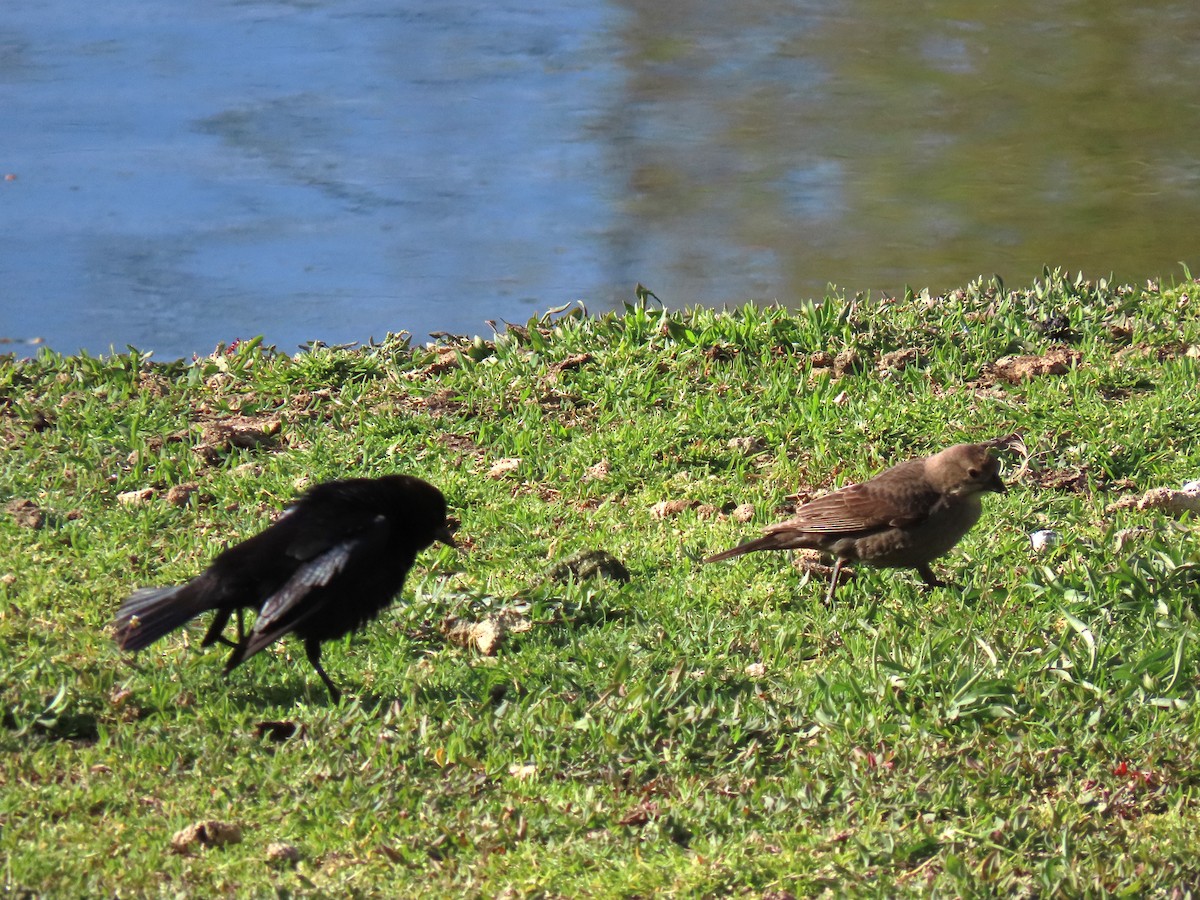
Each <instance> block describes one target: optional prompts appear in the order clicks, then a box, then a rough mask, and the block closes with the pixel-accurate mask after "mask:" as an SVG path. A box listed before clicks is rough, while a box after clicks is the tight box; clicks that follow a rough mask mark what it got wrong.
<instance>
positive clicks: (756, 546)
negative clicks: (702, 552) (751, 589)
mask: <svg viewBox="0 0 1200 900" xmlns="http://www.w3.org/2000/svg"><path fill="white" fill-rule="evenodd" d="M782 549H786V548H784V547H781V546H780V541H779V536H778V535H775V534H765V535H763V536H762V537H760V538H755V539H754V540H752V541H746V543H744V544H738V545H737V546H736V547H734V548H733V549H732V550H725V551H723V552H721V553H714V554H713V555H712V556H709V557H706V558H705V559H703V560H701V561H702V562H706V563H711V562H720V561H721V560H723V559H733V558H734V557H735V556H741V555H742V554H743V553H752V552H754V551H755V550H782Z"/></svg>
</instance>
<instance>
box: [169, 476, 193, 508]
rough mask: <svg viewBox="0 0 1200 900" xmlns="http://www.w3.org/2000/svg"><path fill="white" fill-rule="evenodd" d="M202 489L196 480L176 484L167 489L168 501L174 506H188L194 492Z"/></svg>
mask: <svg viewBox="0 0 1200 900" xmlns="http://www.w3.org/2000/svg"><path fill="white" fill-rule="evenodd" d="M199 489H200V485H198V484H196V482H194V481H189V482H187V483H186V484H176V485H173V486H172V487H170V488H168V489H167V502H168V503H170V504H171V505H172V506H187V505H188V502H189V501H190V500H191V499H192V494H194V493H195V492H196V491H198V490H199Z"/></svg>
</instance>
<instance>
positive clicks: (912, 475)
mask: <svg viewBox="0 0 1200 900" xmlns="http://www.w3.org/2000/svg"><path fill="white" fill-rule="evenodd" d="M917 463H918V465H919V463H920V461H917ZM914 468H915V467H913V466H912V465H910V464H909V463H902V464H901V465H899V466H895V467H894V468H891V469H889V470H888V471H886V472H884V473H883V474H881V475H879V476H877V477H875V478H872V479H871V480H870V481H864V482H862V483H861V484H852V485H848V486H847V487H844V488H841V489H840V490H837V491H834V492H832V493H830V494H826V495H825V496H824V497H818V498H817V499H816V500H813V501H811V502H809V503H806V504H804V506H802V507H800V508H799V509H798V510H796V514H795V515H794V516H792V517H791V518H790V519H788V520H787V521H785V522H780V523H778V524H776V525H771V526H769V527H767V528H766V529H765V532H766V533H767V534H774V533H777V532H785V533H787V532H792V533H795V532H803V533H805V534H811V535H851V534H864V533H866V534H869V533H871V532H874V531H880V530H882V529H885V528H905V527H907V526H910V525H915V524H917V523H918V522H922V521H924V520H925V519H927V518H929V516H930V514H931V513H932V512H933V511H934V509H935V508H936V506H937V504H938V502H939V500H941V494H939V493H938V492H937V491H936V490H934V489H933V488H932V487H931V486H930V485H929V483H928V482H927V481H925V479H924V478H921V477H920V475H919V473H918V472H917V471H914Z"/></svg>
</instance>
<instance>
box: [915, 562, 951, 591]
mask: <svg viewBox="0 0 1200 900" xmlns="http://www.w3.org/2000/svg"><path fill="white" fill-rule="evenodd" d="M917 574H918V575H920V576H921V580H922V581H924V582H925V583H926V584H927V585H929V586H930V587H945V586H946V582H944V581H942V579H940V578H938V577H937V576H936V575H934V574H933V569H931V568H929V565H928V564H927V563H921V565H919V566H917Z"/></svg>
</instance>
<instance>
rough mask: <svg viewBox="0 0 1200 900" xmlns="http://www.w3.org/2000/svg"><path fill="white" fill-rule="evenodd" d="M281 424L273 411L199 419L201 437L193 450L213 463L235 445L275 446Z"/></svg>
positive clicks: (254, 447) (248, 448)
mask: <svg viewBox="0 0 1200 900" xmlns="http://www.w3.org/2000/svg"><path fill="white" fill-rule="evenodd" d="M282 427H283V422H282V420H281V419H280V418H279V416H277V415H273V414H272V415H264V416H230V417H228V418H224V419H211V420H207V421H205V420H201V432H200V439H199V440H198V441H197V442H196V443H195V444H194V445H193V446H192V450H194V451H195V452H196V453H199V454H200V455H201V456H202V457H203V458H204V460H205V462H208V463H210V464H211V463H215V462H217V461H218V460H219V459H220V458H221V456H222V455H223V454H226V453H228V452H230V451H231V450H232V449H234V448H235V447H240V448H242V449H246V450H255V449H260V448H270V447H274V446H275V445H276V444H277V443H278V438H279V433H280V429H281V428H282Z"/></svg>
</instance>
